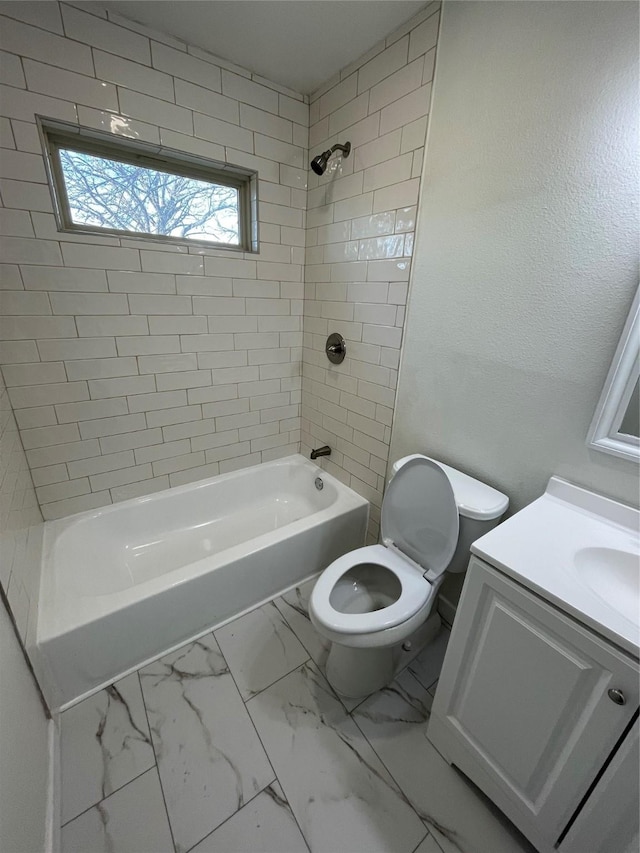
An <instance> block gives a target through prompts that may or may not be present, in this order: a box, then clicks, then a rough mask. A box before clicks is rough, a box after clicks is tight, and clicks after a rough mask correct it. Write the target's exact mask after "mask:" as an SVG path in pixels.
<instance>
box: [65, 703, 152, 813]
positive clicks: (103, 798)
mask: <svg viewBox="0 0 640 853" xmlns="http://www.w3.org/2000/svg"><path fill="white" fill-rule="evenodd" d="M62 713H64V711H63V712H62ZM154 767H157V765H156V762H155V753H154V762H153V764H152V765H151V767H147V769H146V770H142V771H141V772H140V773H137V774H136V775H135V776H134V777H133V778H131V779H129V781H128V782H125V783H124V784H123V785H119V786H118V787H117V788H114V789H113V791H111V793H110V794H107V796H106V797H102V799H101V800H96V802H95V803H92V804H91V805H90V806H87V808H86V809H83V810H82V811H81V812H78V814H77V815H75V816H74V817H70V818H69V820H67V821H65V822H64V823H61V824H60V828H61V829H63V828H64V827H65V826H68V825H69V824H70V823H73V821H74V820H77V819H78V818H79V817H82V815H85V814H86V813H87V812H90V811H91V809H95V807H96V806H99V805H100V803H104V802H105V800H108V799H109V797H112V796H113V795H114V794H117V793H118V791H122V789H123V788H126V787H127V785H130V784H131V783H132V782H135V781H136V779H139V778H140V777H141V776H144V775H145V773H149V771H150V770H153V769H154Z"/></svg>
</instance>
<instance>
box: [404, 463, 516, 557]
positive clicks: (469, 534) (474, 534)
mask: <svg viewBox="0 0 640 853" xmlns="http://www.w3.org/2000/svg"><path fill="white" fill-rule="evenodd" d="M416 458H423V459H431V457H430V456H424V454H422V453H412V454H411V455H410V456H403V457H402V459H398V460H397V461H396V462H394V463H393V467H392V476H393V475H394V474H397V472H398V471H399V470H400V468H402V466H403V465H404V464H405V463H406V462H408V461H409V460H410V459H416ZM431 461H432V462H435V463H436V464H437V465H439V466H440V467H441V468H442V470H443V471H444V472H445V474H446V475H447V477H448V478H449V482H450V483H451V488H452V489H453V495H454V497H455V500H456V504H457V506H458V515H459V517H460V532H459V534H458V545H457V547H456V550H455V553H454V555H453V557H452V559H451V563H450V564H449V566H448V568H447V571H448V572H464V571H466V568H467V565H468V563H469V549H470V548H471V543H472V542H475V540H476V539H479V538H480V537H481V536H484V534H485V533H488V532H489V531H490V530H491V529H492V528H494V527H495V526H496V525H497V524H498V523H499V522H500V519H501V518H502V516H503V515H504V514H505V512H506V509H507V507H508V506H509V498H508V497H507V496H506V495H503V494H502V492H499V491H498V490H497V489H494V488H493V487H492V486H488V485H487V484H486V483H482V482H480V480H476V479H475V477H470V476H469V475H468V474H464V473H463V472H462V471H458V470H457V468H452V467H451V466H450V465H445V464H444V462H439V461H438V460H437V459H431Z"/></svg>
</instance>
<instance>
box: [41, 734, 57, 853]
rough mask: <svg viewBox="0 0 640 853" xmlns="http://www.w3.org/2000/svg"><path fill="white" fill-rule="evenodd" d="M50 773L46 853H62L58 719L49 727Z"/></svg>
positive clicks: (48, 781) (48, 780)
mask: <svg viewBox="0 0 640 853" xmlns="http://www.w3.org/2000/svg"><path fill="white" fill-rule="evenodd" d="M47 735H48V749H49V768H48V769H49V773H48V779H47V814H46V827H45V848H44V849H45V851H46V853H60V815H61V810H60V808H61V804H60V730H59V728H58V722H57V719H55V718H52V719H50V720H49V726H48V732H47Z"/></svg>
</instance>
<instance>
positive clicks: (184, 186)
mask: <svg viewBox="0 0 640 853" xmlns="http://www.w3.org/2000/svg"><path fill="white" fill-rule="evenodd" d="M60 159H61V162H62V170H63V173H64V179H65V186H66V190H67V196H68V198H69V207H70V209H71V217H72V220H73V221H74V222H75V223H77V224H83V225H94V226H97V227H101V228H115V229H118V230H121V231H134V232H138V233H144V234H164V235H168V236H173V237H185V238H191V239H194V238H198V239H205V240H213V241H216V242H222V243H238V241H239V210H238V206H239V197H238V196H239V194H238V191H237V190H236V189H235V188H234V187H228V186H224V185H220V184H215V183H208V182H207V181H203V180H199V179H197V178H186V177H183V176H181V175H174V174H171V173H169V172H161V171H158V170H155V169H151V168H148V167H143V166H136V165H133V164H131V163H122V162H120V161H118V160H109V159H106V158H104V157H98V156H94V155H93V154H84V153H81V152H78V151H70V150H64V149H62V150H61V151H60Z"/></svg>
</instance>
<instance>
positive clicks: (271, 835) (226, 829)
mask: <svg viewBox="0 0 640 853" xmlns="http://www.w3.org/2000/svg"><path fill="white" fill-rule="evenodd" d="M308 850H309V848H308V847H307V845H306V843H305V840H304V838H303V837H302V833H301V832H300V829H299V827H298V824H297V823H296V819H295V818H294V816H293V813H292V811H291V808H290V807H289V804H288V803H287V801H286V799H285V796H284V793H283V791H282V788H281V787H280V785H279V784H278V783H277V782H274V783H273V784H272V785H269V787H268V788H265V790H264V791H262V793H261V794H258V796H257V797H255V798H254V799H253V800H251V802H250V803H247V805H246V806H243V808H241V809H240V811H239V812H236V813H235V814H234V815H233V817H230V818H229V820H227V821H225V823H223V824H222V826H219V827H218V829H216V830H215V831H214V832H212V833H211V835H208V836H207V837H206V838H205V839H204V840H203V841H201V842H200V844H197V845H196V846H195V847H194V848H193V849H192V850H191V851H190V853H308Z"/></svg>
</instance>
